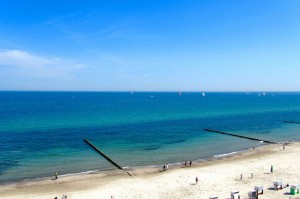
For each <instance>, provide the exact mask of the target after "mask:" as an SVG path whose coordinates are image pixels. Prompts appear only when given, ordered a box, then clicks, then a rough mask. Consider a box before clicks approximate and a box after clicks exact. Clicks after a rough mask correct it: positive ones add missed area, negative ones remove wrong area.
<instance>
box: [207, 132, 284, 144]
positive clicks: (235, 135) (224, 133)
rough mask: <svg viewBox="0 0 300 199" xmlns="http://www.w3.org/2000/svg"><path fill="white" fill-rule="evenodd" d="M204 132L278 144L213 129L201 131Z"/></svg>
mask: <svg viewBox="0 0 300 199" xmlns="http://www.w3.org/2000/svg"><path fill="white" fill-rule="evenodd" d="M203 130H204V131H208V132H213V133H219V134H223V135H230V136H234V137H239V138H245V139H248V140H254V141H262V142H265V143H268V144H278V143H277V142H273V141H269V140H262V139H257V138H252V137H248V136H243V135H238V134H233V133H226V132H222V131H218V130H213V129H206V128H204V129H203Z"/></svg>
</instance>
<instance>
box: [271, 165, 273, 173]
mask: <svg viewBox="0 0 300 199" xmlns="http://www.w3.org/2000/svg"><path fill="white" fill-rule="evenodd" d="M271 173H273V165H271Z"/></svg>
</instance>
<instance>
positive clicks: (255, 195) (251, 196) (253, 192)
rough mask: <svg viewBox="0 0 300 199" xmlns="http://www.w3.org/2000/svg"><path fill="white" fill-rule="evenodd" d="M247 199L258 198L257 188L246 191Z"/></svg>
mask: <svg viewBox="0 0 300 199" xmlns="http://www.w3.org/2000/svg"><path fill="white" fill-rule="evenodd" d="M248 196H249V199H258V192H257V190H253V191H249V192H248Z"/></svg>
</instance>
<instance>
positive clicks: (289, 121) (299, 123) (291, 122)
mask: <svg viewBox="0 0 300 199" xmlns="http://www.w3.org/2000/svg"><path fill="white" fill-rule="evenodd" d="M283 122H284V123H292V124H300V122H293V121H283Z"/></svg>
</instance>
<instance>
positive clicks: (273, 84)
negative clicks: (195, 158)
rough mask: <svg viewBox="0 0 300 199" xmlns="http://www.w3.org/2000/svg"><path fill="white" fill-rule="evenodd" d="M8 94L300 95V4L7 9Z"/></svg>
mask: <svg viewBox="0 0 300 199" xmlns="http://www.w3.org/2000/svg"><path fill="white" fill-rule="evenodd" d="M0 90H66V91H73V90H79V91H200V92H202V91H300V1H298V0H249V1H244V0H197V1H196V0H195V1H194V0H189V1H187V0H173V1H168V0H165V1H155V0H152V1H150V0H149V1H147V0H142V1H141V0H132V1H126V0H119V1H116V0H107V1H92V0H91V1H79V0H78V1H71V0H66V1H56V0H52V1H38V0H36V1H33V0H26V1H25V0H23V1H21V0H20V1H14V0H10V1H6V0H0Z"/></svg>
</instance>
